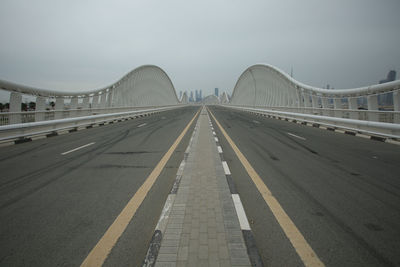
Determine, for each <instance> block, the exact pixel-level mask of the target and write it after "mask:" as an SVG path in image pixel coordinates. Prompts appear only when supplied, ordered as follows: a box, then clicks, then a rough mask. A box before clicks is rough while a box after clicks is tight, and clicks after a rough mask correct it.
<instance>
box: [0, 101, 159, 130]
mask: <svg viewBox="0 0 400 267" xmlns="http://www.w3.org/2000/svg"><path fill="white" fill-rule="evenodd" d="M144 108H146V109H149V108H150V109H151V108H156V107H155V106H149V107H110V108H85V109H84V108H78V109H64V110H43V111H20V112H0V126H1V125H9V124H12V122H18V123H28V122H39V121H48V120H55V119H65V118H73V117H83V116H91V115H99V114H110V113H117V112H126V111H135V110H141V109H144Z"/></svg>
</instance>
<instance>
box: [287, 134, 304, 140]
mask: <svg viewBox="0 0 400 267" xmlns="http://www.w3.org/2000/svg"><path fill="white" fill-rule="evenodd" d="M287 134H288V135H290V136H293V137H296V138H298V139H301V140H306V139H305V138H304V137H301V136H298V135H295V134H292V133H287Z"/></svg>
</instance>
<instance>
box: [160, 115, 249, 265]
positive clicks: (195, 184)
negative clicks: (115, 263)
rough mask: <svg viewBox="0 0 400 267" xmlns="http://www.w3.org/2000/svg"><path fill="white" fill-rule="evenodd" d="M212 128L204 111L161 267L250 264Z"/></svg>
mask: <svg viewBox="0 0 400 267" xmlns="http://www.w3.org/2000/svg"><path fill="white" fill-rule="evenodd" d="M208 124H209V122H208V116H207V114H205V113H204V111H202V114H201V116H200V117H199V121H198V124H197V126H196V131H195V133H194V136H193V139H192V143H191V147H190V151H189V154H188V155H187V158H186V163H185V167H184V169H183V172H182V177H181V180H180V184H179V188H178V191H177V195H176V198H175V201H174V203H173V206H172V210H171V213H170V218H169V220H168V223H167V228H166V231H165V233H164V236H163V239H162V242H161V248H160V251H159V257H157V265H156V266H164V265H162V264H166V265H165V266H232V265H245V266H248V265H249V264H250V262H249V259H248V255H247V250H246V247H245V245H244V241H243V237H242V233H241V229H240V224H239V221H238V218H237V215H236V210H235V207H234V204H233V200H232V197H231V194H230V190H229V186H228V184H227V181H226V177H225V173H224V170H223V167H222V164H221V161H220V156H219V154H218V151H217V147H216V145H215V141H214V137H213V135H212V133H211V130H210V128H209V125H208ZM168 264H171V265H168Z"/></svg>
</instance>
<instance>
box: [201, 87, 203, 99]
mask: <svg viewBox="0 0 400 267" xmlns="http://www.w3.org/2000/svg"><path fill="white" fill-rule="evenodd" d="M202 100H203V92H202V91H201V89H200V101H202Z"/></svg>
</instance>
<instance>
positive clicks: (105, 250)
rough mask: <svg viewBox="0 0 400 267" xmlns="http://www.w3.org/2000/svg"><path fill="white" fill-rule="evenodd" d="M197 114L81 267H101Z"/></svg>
mask: <svg viewBox="0 0 400 267" xmlns="http://www.w3.org/2000/svg"><path fill="white" fill-rule="evenodd" d="M198 114H199V111H197V113H196V114H195V115H194V117H193V118H192V120H191V121H190V122H189V123H188V124H187V125H186V127H185V129H184V130H183V131H182V133H181V134H180V135H179V136H178V138H177V139H176V140H175V142H174V143H173V144H172V146H171V147H170V148H169V150H168V151H167V153H165V155H164V156H163V157H162V159H161V160H160V162H158V164H157V166H156V167H155V168H154V169H153V171H152V172H151V173H150V175H149V176H148V177H147V178H146V180H145V181H144V183H143V184H142V186H141V187H140V188H139V189H138V191H137V192H136V193H135V195H134V196H133V197H132V198H131V200H129V202H128V204H126V206H125V207H124V209H123V210H122V211H121V213H120V214H119V215H118V217H117V218H116V219H115V221H114V222H113V223H112V224H111V226H110V227H109V228H108V229H107V231H106V232H105V234H104V235H103V237H102V238H101V239H100V240H99V242H98V243H97V244H96V246H95V247H94V248H93V249H92V251H90V253H89V255H88V256H87V257H86V259H85V260H84V261H83V263H82V264H81V266H102V265H103V263H104V261H105V260H106V258H107V256H108V254H109V253H110V252H111V250H112V248H113V247H114V246H115V244H116V243H117V241H118V239H119V238H120V236H121V235H122V234H123V232H124V231H125V229H126V227H127V226H128V224H129V222H130V221H131V220H132V217H133V216H134V215H135V213H136V210H137V209H138V208H139V207H140V205H141V204H142V202H143V200H144V198H145V197H146V195H147V193H148V192H149V191H150V189H151V187H152V186H153V184H154V182H155V181H156V180H157V178H158V176H159V175H160V173H161V171H162V170H163V169H164V167H165V164H167V161H168V160H169V158H170V157H171V155H172V153H173V152H174V151H175V149H176V148H177V146H178V145H179V143H180V142H181V140H182V139H183V137H184V136H185V134H186V132H187V131H188V130H189V128H190V126H191V125H192V123H193V121H194V120H195V118H196V116H197V115H198Z"/></svg>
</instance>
